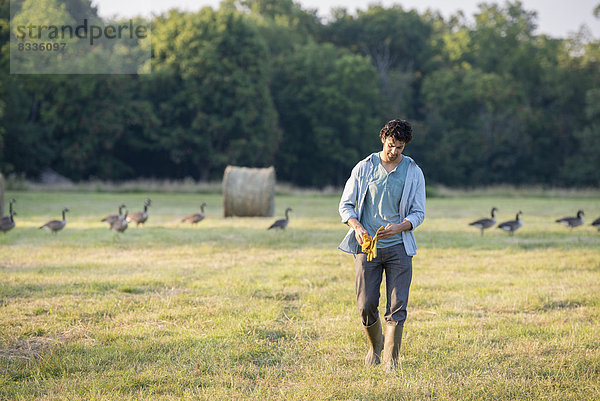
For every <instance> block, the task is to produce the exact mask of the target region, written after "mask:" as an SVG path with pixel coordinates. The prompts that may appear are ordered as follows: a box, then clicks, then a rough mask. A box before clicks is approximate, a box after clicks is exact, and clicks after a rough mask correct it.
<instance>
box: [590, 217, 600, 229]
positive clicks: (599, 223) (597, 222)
mask: <svg viewBox="0 0 600 401" xmlns="http://www.w3.org/2000/svg"><path fill="white" fill-rule="evenodd" d="M592 225H593V226H594V227H597V228H598V231H600V217H598V218H597V219H596V220H594V221H592Z"/></svg>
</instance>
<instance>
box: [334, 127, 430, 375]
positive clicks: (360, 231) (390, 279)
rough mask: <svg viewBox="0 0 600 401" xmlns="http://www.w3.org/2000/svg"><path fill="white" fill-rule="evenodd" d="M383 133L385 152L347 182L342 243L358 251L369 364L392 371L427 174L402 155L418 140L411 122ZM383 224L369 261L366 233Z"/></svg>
mask: <svg viewBox="0 0 600 401" xmlns="http://www.w3.org/2000/svg"><path fill="white" fill-rule="evenodd" d="M379 137H380V138H381V143H382V144H383V149H382V151H381V152H377V153H373V154H371V155H369V156H368V157H367V158H366V159H364V160H362V161H360V162H359V163H358V164H357V165H356V166H355V167H354V169H352V174H351V175H350V178H349V179H348V181H347V182H346V186H345V187H344V192H343V194H342V198H341V200H340V206H339V212H340V216H341V217H342V222H343V223H346V224H347V225H349V226H350V230H349V231H348V234H346V237H345V238H344V240H343V241H342V243H341V244H340V246H339V248H340V249H341V250H342V251H345V252H349V253H352V254H354V255H355V274H356V277H355V278H356V300H357V306H358V309H359V311H360V314H361V318H362V324H363V326H364V327H365V332H366V334H367V338H368V339H369V342H370V349H369V352H368V353H367V356H366V358H365V363H366V364H367V365H376V364H379V363H380V362H383V367H384V370H386V371H388V372H391V371H394V370H395V368H396V367H397V364H398V355H399V351H400V344H401V340H402V329H403V327H404V321H405V320H406V304H407V302H408V291H409V288H410V282H411V278H412V257H413V255H415V254H416V249H417V246H416V242H415V237H414V235H413V230H414V229H415V228H417V227H418V226H419V225H420V224H421V223H422V222H423V220H424V218H425V177H424V176H423V172H422V171H421V169H420V168H419V166H417V163H415V161H414V160H412V159H411V158H410V157H408V156H405V155H403V154H402V152H403V151H404V148H405V146H406V145H407V144H408V143H409V142H410V141H411V139H412V127H411V125H410V123H408V122H407V121H404V120H399V119H398V120H392V121H389V122H388V123H387V124H386V125H385V126H384V127H383V128H382V129H381V131H380V133H379ZM381 226H383V227H384V229H382V230H381V231H380V232H379V235H378V236H377V238H379V241H378V242H377V256H376V257H375V258H374V259H373V260H371V261H369V260H367V254H365V253H363V252H361V245H362V243H363V238H364V235H365V234H369V235H370V236H371V237H373V236H374V235H375V234H376V232H377V229H378V228H379V227H381ZM384 272H385V277H386V287H387V288H386V293H387V304H386V310H385V315H384V319H385V323H386V325H385V336H382V325H381V320H380V319H379V310H378V306H379V289H380V285H381V282H382V277H383V273H384ZM384 343H385V344H384ZM382 350H383V357H381V353H382Z"/></svg>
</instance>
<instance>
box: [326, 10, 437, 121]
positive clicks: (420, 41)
mask: <svg viewBox="0 0 600 401" xmlns="http://www.w3.org/2000/svg"><path fill="white" fill-rule="evenodd" d="M431 34H432V26H431V25H430V24H429V23H428V22H427V21H426V20H425V19H423V18H421V17H420V16H419V14H418V13H417V12H416V11H404V10H403V9H402V7H400V6H394V7H391V8H384V7H382V6H379V5H371V6H369V7H368V9H367V10H366V11H361V10H358V11H357V15H356V16H353V15H350V14H349V13H348V11H347V10H346V9H337V10H336V11H335V12H334V14H333V20H332V21H331V22H330V23H329V24H328V25H327V27H326V28H325V29H324V33H323V36H322V39H321V40H322V41H330V42H332V43H334V44H335V45H337V46H343V47H346V48H348V49H350V50H351V51H353V52H356V53H360V54H363V55H365V56H368V57H369V58H370V59H371V62H372V64H373V66H374V67H375V68H376V70H377V72H378V74H379V79H380V88H381V92H382V95H383V96H384V99H385V102H384V103H383V104H382V106H383V107H384V109H383V110H382V113H381V114H382V116H390V115H393V116H404V117H414V116H416V115H417V110H418V108H419V104H418V101H416V100H415V97H416V93H418V91H419V85H420V77H421V76H422V74H423V72H424V69H425V64H426V63H427V61H428V59H429V58H430V57H431V48H430V37H431Z"/></svg>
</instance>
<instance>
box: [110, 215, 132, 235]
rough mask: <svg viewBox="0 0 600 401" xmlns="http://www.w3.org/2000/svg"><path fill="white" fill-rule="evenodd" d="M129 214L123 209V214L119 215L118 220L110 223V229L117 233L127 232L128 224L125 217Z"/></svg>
mask: <svg viewBox="0 0 600 401" xmlns="http://www.w3.org/2000/svg"><path fill="white" fill-rule="evenodd" d="M128 214H129V210H127V209H125V214H123V215H120V216H119V218H118V219H116V220H115V221H113V222H112V223H110V229H111V230H115V231H117V232H120V233H122V232H124V231H125V230H127V227H128V226H129V223H128V222H127V215H128Z"/></svg>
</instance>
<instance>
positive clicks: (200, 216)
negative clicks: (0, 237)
mask: <svg viewBox="0 0 600 401" xmlns="http://www.w3.org/2000/svg"><path fill="white" fill-rule="evenodd" d="M14 203H16V200H15V199H11V200H10V201H9V213H8V216H4V217H2V218H0V231H2V232H3V233H6V232H8V231H10V230H12V229H13V228H15V225H16V224H15V218H14V216H16V215H17V212H15V211H14V208H13V204H14ZM151 205H152V201H151V200H150V199H146V200H145V201H144V210H143V211H140V212H135V213H129V210H128V209H127V206H125V205H124V204H121V205H119V208H118V210H119V212H118V213H117V214H111V215H108V216H106V217H104V218H103V219H102V220H100V221H102V222H104V223H106V224H108V228H109V229H111V230H114V231H116V232H120V233H122V232H124V231H125V230H127V227H129V223H135V224H136V226H139V225H140V224H141V225H143V224H144V223H145V222H146V221H147V220H148V217H149V216H150V212H149V211H148V207H149V206H151ZM205 207H206V203H205V202H203V203H202V204H201V205H200V213H192V214H190V215H189V216H186V217H184V218H183V219H182V220H181V222H182V223H191V224H192V225H194V224H197V223H199V222H201V221H202V220H204V218H205V217H206V214H205V212H204V208H205ZM68 211H69V209H68V208H64V209H63V210H62V220H50V221H49V222H47V223H46V224H44V225H43V226H41V227H40V229H46V230H48V231H50V232H52V233H53V234H56V233H57V232H59V231H60V230H62V229H63V228H65V226H66V225H67V216H66V214H67V212H68ZM291 211H292V209H291V208H289V207H288V208H287V209H286V210H285V219H279V220H276V221H275V222H274V223H273V224H271V226H270V227H269V228H268V230H270V229H280V230H285V228H286V227H287V225H288V223H289V221H290V218H289V212H291Z"/></svg>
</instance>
